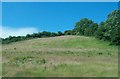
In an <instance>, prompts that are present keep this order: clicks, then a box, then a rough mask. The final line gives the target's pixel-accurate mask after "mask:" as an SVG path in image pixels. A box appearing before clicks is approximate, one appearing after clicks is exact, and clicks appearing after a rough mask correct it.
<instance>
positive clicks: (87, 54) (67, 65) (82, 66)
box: [2, 36, 118, 77]
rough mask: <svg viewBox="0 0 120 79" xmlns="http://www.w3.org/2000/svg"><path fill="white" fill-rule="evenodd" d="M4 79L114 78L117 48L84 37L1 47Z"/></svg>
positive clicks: (49, 39)
mask: <svg viewBox="0 0 120 79" xmlns="http://www.w3.org/2000/svg"><path fill="white" fill-rule="evenodd" d="M2 57H3V64H2V66H3V70H2V75H3V76H5V77H13V76H14V77H64V76H65V77H117V76H118V47H117V46H114V45H111V46H110V45H109V43H108V42H104V41H100V40H97V39H95V38H93V37H85V36H60V37H50V38H38V39H32V40H26V41H20V42H15V43H11V44H6V45H3V50H2Z"/></svg>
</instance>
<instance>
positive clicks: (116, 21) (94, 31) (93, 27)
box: [1, 10, 120, 45]
mask: <svg viewBox="0 0 120 79" xmlns="http://www.w3.org/2000/svg"><path fill="white" fill-rule="evenodd" d="M119 30H120V10H114V11H113V12H111V13H110V14H108V16H107V19H106V21H105V22H101V23H100V24H99V25H98V23H95V22H94V21H92V20H90V19H88V18H83V19H81V20H80V21H78V22H76V24H75V27H74V29H72V30H66V31H64V32H61V31H58V32H57V33H55V32H47V31H43V32H39V33H33V34H27V35H26V36H17V37H15V36H9V37H8V38H5V39H3V38H1V39H2V44H8V43H11V42H16V41H22V40H27V39H33V38H43V37H55V36H61V35H83V36H93V37H96V38H98V39H100V40H104V41H109V42H110V44H115V45H120V36H119V34H120V31H119Z"/></svg>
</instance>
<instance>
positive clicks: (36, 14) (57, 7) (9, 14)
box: [0, 2, 118, 38]
mask: <svg viewBox="0 0 120 79" xmlns="http://www.w3.org/2000/svg"><path fill="white" fill-rule="evenodd" d="M116 9H118V3H117V2H3V3H2V25H1V26H2V34H1V36H0V37H3V38H5V37H8V36H9V35H11V36H24V35H26V34H28V33H29V34H31V33H36V32H42V31H50V32H57V31H62V32H63V31H65V30H69V29H73V28H74V26H75V23H76V22H78V21H80V19H82V18H89V19H91V20H93V21H94V22H97V23H98V24H99V23H100V22H101V21H105V20H106V19H107V15H108V14H109V13H110V12H112V11H113V10H116Z"/></svg>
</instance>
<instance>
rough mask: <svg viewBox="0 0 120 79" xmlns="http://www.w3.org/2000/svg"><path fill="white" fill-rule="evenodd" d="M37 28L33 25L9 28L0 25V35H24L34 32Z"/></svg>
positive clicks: (4, 36)
mask: <svg viewBox="0 0 120 79" xmlns="http://www.w3.org/2000/svg"><path fill="white" fill-rule="evenodd" d="M36 32H38V30H37V29H36V28H34V27H25V28H11V27H2V26H0V37H2V38H6V37H9V36H25V35H27V34H32V33H36Z"/></svg>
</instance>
